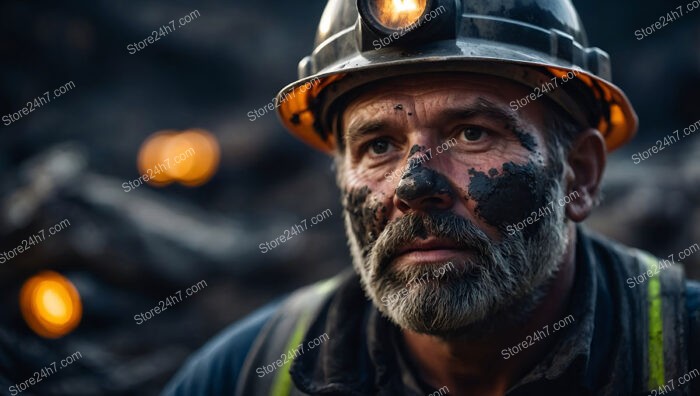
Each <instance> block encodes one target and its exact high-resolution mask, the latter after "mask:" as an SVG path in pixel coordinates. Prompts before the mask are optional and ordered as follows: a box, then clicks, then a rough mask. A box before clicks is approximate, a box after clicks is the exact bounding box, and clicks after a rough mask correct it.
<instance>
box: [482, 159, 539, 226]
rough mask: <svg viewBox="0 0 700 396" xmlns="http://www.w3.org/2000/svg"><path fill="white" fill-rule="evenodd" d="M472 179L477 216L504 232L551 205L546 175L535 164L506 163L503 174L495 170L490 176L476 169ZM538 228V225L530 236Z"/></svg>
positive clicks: (491, 171) (490, 172) (492, 170)
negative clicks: (548, 203) (548, 199)
mask: <svg viewBox="0 0 700 396" xmlns="http://www.w3.org/2000/svg"><path fill="white" fill-rule="evenodd" d="M469 175H470V180H469V196H470V197H471V198H472V199H473V200H474V201H475V202H476V214H477V216H479V217H480V218H482V219H483V220H484V221H486V222H487V223H488V224H490V225H492V226H495V227H497V228H498V229H500V230H501V231H504V230H505V229H506V227H507V226H508V225H510V224H514V223H517V222H520V221H522V220H524V219H526V218H527V217H528V216H530V214H532V212H533V211H536V210H538V209H539V208H542V207H544V206H545V205H546V204H547V189H546V186H547V184H548V183H547V180H548V179H547V175H546V172H545V171H544V170H543V169H542V168H538V167H537V166H535V164H534V163H533V162H532V161H530V162H528V163H527V164H525V165H519V164H515V163H513V162H508V163H505V164H503V168H502V171H501V172H500V174H499V173H498V170H495V169H491V170H490V171H489V173H488V175H487V174H486V173H484V172H480V171H477V170H475V169H474V168H472V169H470V170H469ZM537 228H538V224H534V225H533V226H531V227H528V228H527V231H526V232H528V231H529V232H534V231H536V229H537Z"/></svg>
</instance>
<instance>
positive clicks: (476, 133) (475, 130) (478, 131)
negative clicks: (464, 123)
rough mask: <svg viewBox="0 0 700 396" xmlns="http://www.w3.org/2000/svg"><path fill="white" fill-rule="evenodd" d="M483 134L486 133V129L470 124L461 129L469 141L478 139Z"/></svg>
mask: <svg viewBox="0 0 700 396" xmlns="http://www.w3.org/2000/svg"><path fill="white" fill-rule="evenodd" d="M484 135H486V130H484V129H483V128H479V127H472V126H470V127H465V128H463V129H462V136H463V137H464V139H466V140H467V141H470V142H476V141H479V140H480V139H481V138H482V137H484Z"/></svg>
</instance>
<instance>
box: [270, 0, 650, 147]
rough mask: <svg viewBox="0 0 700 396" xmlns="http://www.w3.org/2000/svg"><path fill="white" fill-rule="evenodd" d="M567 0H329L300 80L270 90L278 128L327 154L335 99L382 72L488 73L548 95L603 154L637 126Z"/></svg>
mask: <svg viewBox="0 0 700 396" xmlns="http://www.w3.org/2000/svg"><path fill="white" fill-rule="evenodd" d="M587 41H588V40H587V37H586V33H585V31H584V28H583V25H582V23H581V20H580V19H579V16H578V14H577V12H576V10H575V8H574V6H573V4H571V2H570V1H568V0H356V1H355V0H329V1H328V4H327V5H326V9H325V11H324V12H323V15H322V17H321V22H320V24H319V27H318V32H317V34H316V40H315V48H314V50H313V52H312V53H311V55H309V56H306V57H305V58H304V59H302V60H301V62H300V63H299V78H300V79H299V80H298V81H296V82H294V83H292V84H290V85H288V86H287V87H285V88H284V89H282V91H280V93H279V94H278V96H277V102H278V104H279V105H278V108H277V111H278V114H279V116H280V118H281V119H282V122H283V123H284V125H285V126H286V127H287V128H288V129H289V130H290V131H291V132H292V133H293V134H294V135H296V136H297V137H299V138H300V139H301V140H303V141H304V142H306V143H307V144H309V145H311V146H313V147H315V148H318V149H320V150H322V151H325V152H330V151H332V150H333V149H334V147H335V140H336V138H335V136H334V134H333V133H331V131H332V128H331V125H332V122H333V120H332V119H331V118H332V117H333V114H334V110H335V109H334V104H336V106H337V103H342V101H339V99H340V98H341V97H342V96H343V95H345V94H347V93H348V92H350V91H351V90H353V89H355V88H358V87H361V86H364V85H366V84H370V83H372V82H376V81H378V80H381V79H385V78H389V77H397V76H406V75H410V74H418V73H430V72H470V73H480V74H487V75H495V76H499V77H503V78H507V79H509V80H513V81H516V82H518V83H521V84H525V85H527V86H528V87H530V88H531V89H534V90H535V91H537V89H538V87H542V88H544V87H547V86H548V85H546V84H547V83H548V82H550V80H553V79H556V78H561V81H568V82H567V83H566V84H561V85H558V88H556V89H553V90H549V91H548V92H547V94H546V96H547V97H548V98H549V99H551V100H553V101H554V102H555V103H556V104H558V105H559V106H560V107H561V108H562V109H563V110H564V111H566V112H567V113H568V114H569V115H570V116H571V117H572V118H573V119H574V120H575V121H577V122H578V123H579V125H583V126H587V127H593V128H597V129H598V130H599V131H601V133H602V134H603V136H604V137H605V142H606V146H607V149H608V151H612V150H614V149H616V148H618V147H620V146H622V145H623V144H625V143H627V142H628V141H629V140H630V139H631V138H632V137H633V136H634V134H635V133H636V130H637V115H636V114H635V112H634V109H633V108H632V105H631V104H630V102H629V100H628V99H627V97H626V96H625V94H624V93H623V92H622V91H621V90H620V89H619V88H618V87H617V86H615V85H613V84H612V82H611V70H610V57H609V56H608V54H607V53H606V52H604V51H602V50H601V49H599V48H595V47H588V42H587Z"/></svg>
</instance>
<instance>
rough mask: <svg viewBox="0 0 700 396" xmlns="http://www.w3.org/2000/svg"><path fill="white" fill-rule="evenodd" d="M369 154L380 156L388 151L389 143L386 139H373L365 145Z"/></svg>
mask: <svg viewBox="0 0 700 396" xmlns="http://www.w3.org/2000/svg"><path fill="white" fill-rule="evenodd" d="M367 147H368V148H369V151H370V153H371V154H374V155H380V154H384V153H386V152H387V151H389V141H388V140H387V139H374V140H373V141H371V142H369V144H368V145H367Z"/></svg>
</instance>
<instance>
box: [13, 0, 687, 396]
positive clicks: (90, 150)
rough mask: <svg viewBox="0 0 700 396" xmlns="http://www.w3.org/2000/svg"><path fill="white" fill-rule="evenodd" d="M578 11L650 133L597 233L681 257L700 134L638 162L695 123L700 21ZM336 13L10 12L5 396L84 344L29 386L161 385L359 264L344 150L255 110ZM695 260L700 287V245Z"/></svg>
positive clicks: (169, 8) (614, 184) (312, 9)
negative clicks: (303, 137)
mask: <svg viewBox="0 0 700 396" xmlns="http://www.w3.org/2000/svg"><path fill="white" fill-rule="evenodd" d="M574 3H575V4H576V6H577V7H578V9H579V12H580V14H581V18H582V20H583V22H584V24H585V26H586V27H587V29H588V35H589V41H590V43H591V44H593V45H595V46H598V47H600V48H602V49H604V50H605V51H607V52H609V53H610V55H611V57H612V61H613V76H614V81H615V82H616V83H617V85H619V86H620V87H622V88H623V90H625V92H626V93H627V95H628V96H629V97H630V99H631V101H632V103H633V104H634V105H635V107H636V110H637V112H638V114H639V116H640V124H641V128H640V131H639V134H638V137H637V138H636V140H635V142H634V143H633V144H631V145H630V146H629V147H626V148H625V149H623V150H620V151H619V152H616V153H614V154H613V155H612V156H611V157H610V159H609V165H608V170H607V175H606V179H605V187H604V194H605V199H604V201H603V204H602V206H601V207H600V208H599V209H598V210H597V212H596V213H595V215H594V216H593V218H592V219H590V220H589V221H588V225H589V227H590V228H593V229H595V230H598V231H599V232H601V233H603V234H605V235H608V236H610V237H612V238H614V239H617V240H619V241H621V242H623V243H625V244H629V245H632V246H636V247H640V248H644V249H647V250H649V251H651V252H653V253H655V254H657V255H659V256H661V257H667V256H668V255H670V254H676V257H678V252H681V251H683V250H684V249H686V248H688V247H690V246H692V245H693V244H695V243H699V242H700V187H699V186H700V183H699V181H700V136H693V137H692V138H688V139H687V140H684V141H683V142H682V143H677V144H675V145H674V146H673V147H669V148H667V149H666V150H664V151H663V152H661V153H659V154H657V155H655V156H653V157H652V158H650V159H648V160H645V161H642V162H641V163H640V164H638V165H635V164H634V162H633V161H632V159H631V156H632V155H633V154H634V153H637V152H638V151H641V150H645V149H647V148H649V147H651V146H652V145H653V144H654V142H656V140H658V139H659V138H661V139H663V137H665V136H667V135H669V134H671V133H673V131H674V130H676V129H679V128H680V129H681V130H682V129H683V128H684V127H687V126H689V125H690V124H693V123H695V122H696V121H697V120H698V118H700V117H698V116H699V115H700V109H698V105H699V104H700V23H698V21H700V10H697V11H696V14H692V13H690V14H687V15H684V16H683V17H681V18H679V19H678V20H676V21H673V22H671V23H669V24H668V26H666V27H664V28H663V29H661V30H660V31H658V32H656V33H654V34H653V35H651V36H650V37H646V38H644V39H643V40H637V38H636V37H635V34H634V32H635V30H637V29H640V28H643V27H645V26H649V25H651V24H653V23H654V22H655V21H658V19H659V16H661V15H666V13H667V12H668V11H670V10H673V9H674V8H675V7H676V6H678V5H683V6H684V7H685V4H686V3H687V2H686V1H683V2H672V3H664V2H658V1H650V0H643V1H636V2H632V1H614V2H610V1H602V0H594V1H590V0H589V1H586V2H584V1H580V0H579V1H574ZM324 4H325V2H324V1H323V0H307V1H305V2H303V4H302V5H300V4H296V3H294V2H289V1H281V0H260V1H256V2H240V1H235V2H231V1H226V2H224V1H213V0H209V1H199V2H196V3H194V2H192V3H190V2H183V1H167V2H166V1H142V2H139V3H138V4H129V5H127V4H121V2H113V1H104V0H96V1H92V2H72V1H69V2H60V3H55V2H48V1H33V2H27V1H4V2H3V3H2V5H0V54H1V55H0V87H1V89H0V116H5V115H8V114H11V113H15V112H17V111H20V112H21V109H22V108H24V107H25V106H28V105H27V102H32V106H29V107H33V108H32V109H29V110H32V111H31V112H29V113H28V114H26V115H24V114H22V115H21V117H20V118H19V119H18V120H16V121H14V120H10V121H11V122H9V125H6V124H7V122H3V123H2V125H0V175H1V176H2V177H0V304H1V306H2V309H0V392H5V389H8V388H7V387H9V386H11V385H15V384H18V383H20V382H23V381H25V380H27V379H29V378H30V377H32V376H33V374H34V372H35V371H37V370H40V369H41V368H43V367H46V366H48V365H50V364H51V363H52V362H54V361H56V362H57V363H58V362H59V361H60V360H61V359H64V358H66V357H68V356H71V355H73V354H74V353H75V352H76V351H79V352H80V354H81V357H80V358H79V359H78V358H75V359H73V360H75V362H74V363H72V364H71V365H70V366H69V367H66V368H63V369H61V373H60V375H58V374H56V373H54V374H51V375H48V376H46V377H45V378H42V379H43V380H42V381H41V382H40V383H38V384H37V385H35V386H32V387H31V388H29V389H28V390H26V391H24V392H22V393H21V394H23V395H24V394H41V395H68V394H70V395H94V394H156V393H158V392H159V391H160V390H161V389H162V387H163V385H164V384H165V383H166V382H167V380H168V379H169V378H170V377H171V376H172V375H173V373H174V372H175V370H177V369H178V368H179V367H180V365H181V364H182V363H183V361H184V359H185V358H186V357H187V356H188V355H189V354H190V353H192V352H193V351H194V350H196V349H197V348H198V347H200V346H201V345H202V344H203V343H204V342H205V341H206V340H207V339H209V338H210V337H211V336H213V335H214V334H216V333H217V332H218V331H220V330H221V329H223V328H224V327H225V326H226V325H227V324H230V323H232V322H234V321H235V320H237V319H239V318H241V317H242V316H244V315H245V314H247V313H249V312H251V311H252V310H254V309H255V308H257V307H259V306H261V305H263V304H264V303H265V302H268V301H270V300H271V299H273V298H274V297H276V296H279V295H282V294H284V293H288V292H290V291H292V290H294V289H295V288H297V287H299V286H301V285H304V284H307V283H310V282H313V281H315V280H318V279H322V278H326V277H329V276H331V275H333V274H335V273H337V272H338V271H339V270H341V269H342V268H344V267H346V266H348V265H350V259H349V253H348V251H347V248H346V245H345V236H344V231H343V227H342V222H341V209H340V205H339V196H338V192H337V189H336V187H335V184H334V179H333V173H332V170H331V161H330V160H329V158H327V157H325V156H324V155H323V154H320V153H318V152H315V151H313V150H312V149H309V148H307V147H306V146H304V145H303V144H302V143H300V142H298V141H297V140H295V139H294V138H292V137H291V136H290V135H289V134H287V133H286V132H284V130H283V129H282V127H281V126H280V124H279V123H278V121H277V118H276V115H275V114H273V113H268V114H266V115H264V116H262V117H260V118H258V119H257V120H256V121H254V122H251V121H250V120H249V117H248V115H247V113H248V112H249V111H252V110H254V109H258V108H261V107H264V106H266V105H267V104H268V103H270V102H271V99H272V97H273V96H274V95H275V94H276V93H277V91H278V90H279V89H280V88H281V87H283V86H284V85H286V84H287V83H289V82H291V81H293V80H295V78H296V66H297V62H298V61H299V59H301V57H302V56H304V55H306V54H308V53H309V52H310V51H311V48H312V42H313V37H314V34H315V29H316V25H317V23H318V20H319V18H320V15H321V12H322V11H323V6H324ZM194 11H197V13H194ZM185 16H188V20H189V22H187V23H186V25H185V26H181V27H178V28H177V29H175V30H174V31H172V32H168V31H167V30H165V31H164V32H165V33H164V34H162V35H160V37H159V40H158V41H155V42H153V43H147V45H146V46H145V47H144V48H142V49H140V48H135V47H130V48H131V49H127V46H128V45H130V44H134V43H137V42H140V41H142V40H144V39H147V38H148V37H149V36H150V35H152V31H154V30H159V29H160V27H163V26H167V25H168V24H169V21H171V20H174V21H175V22H174V23H175V25H179V23H178V20H179V18H182V17H185ZM134 48H135V49H134ZM130 52H133V53H130ZM55 91H56V92H55ZM45 92H48V94H47V95H46V96H48V97H49V98H50V102H49V101H48V99H44V100H45V102H46V103H45V102H43V101H42V100H41V99H39V98H40V97H44V96H43V95H44V93H45ZM56 94H57V95H56ZM35 99H36V100H35ZM3 121H5V119H3ZM189 147H195V148H196V149H197V150H196V153H206V155H196V154H194V155H192V153H189V154H188V152H187V150H186V149H187V148H189ZM163 156H165V157H168V158H170V163H169V164H168V165H167V166H165V165H164V164H163V159H162V158H164V157H163ZM148 169H151V171H147V170H148ZM156 170H160V172H158V173H157V174H156V173H155V171H156ZM144 173H153V174H151V175H150V176H152V177H153V178H154V180H151V181H150V183H143V181H138V180H136V179H139V177H140V175H142V174H144ZM129 183H131V184H129ZM327 210H330V211H327ZM321 213H326V215H324V216H323V217H324V220H323V221H322V222H321V223H319V224H317V225H315V226H314V227H313V229H309V230H308V231H304V232H303V233H301V234H300V235H297V236H295V237H294V238H293V239H292V240H290V241H289V242H287V243H284V244H282V245H281V246H278V247H276V248H274V249H271V250H269V251H268V252H267V253H264V254H263V253H262V252H261V249H260V248H259V244H260V243H264V242H266V241H270V240H273V239H275V238H276V237H277V236H279V235H280V234H281V233H282V232H283V231H284V230H286V229H289V228H290V227H292V226H294V225H295V224H298V223H299V222H301V221H302V220H304V219H306V220H307V221H309V222H310V219H311V218H312V217H314V216H316V215H319V214H321ZM328 213H331V214H330V215H329V214H328ZM42 233H43V238H41V237H40V235H42ZM19 246H21V247H22V248H23V249H19V250H18V247H19ZM20 250H21V253H20ZM8 252H9V253H8ZM3 254H4V255H5V256H4V260H3V256H2V255H3ZM8 254H9V255H8ZM10 256H12V257H10ZM683 264H684V265H685V266H686V269H687V271H688V273H689V274H690V275H691V276H692V277H695V278H697V277H698V276H700V271H698V268H700V266H698V264H700V252H699V253H697V254H695V255H692V256H690V257H689V258H687V259H686V260H685V261H684V262H683ZM46 271H51V272H46ZM201 281H205V283H201ZM194 285H198V286H197V292H196V293H195V294H193V295H192V296H188V298H185V299H183V300H182V301H180V302H176V300H173V299H168V301H169V302H170V304H169V305H167V307H166V308H167V310H165V311H163V312H161V313H160V314H156V315H154V316H152V317H148V319H147V320H146V319H145V318H144V317H141V318H142V319H141V323H140V324H139V321H138V320H137V319H136V318H135V315H139V314H143V313H145V312H147V311H149V310H151V309H153V308H154V307H156V306H158V305H159V304H160V301H164V300H166V299H167V298H168V297H169V296H173V295H177V292H178V291H180V292H181V293H180V294H181V296H183V297H184V295H185V294H186V290H187V289H188V288H190V287H193V286H194ZM163 305H165V303H164V304H163ZM58 364H59V366H60V363H58Z"/></svg>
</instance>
